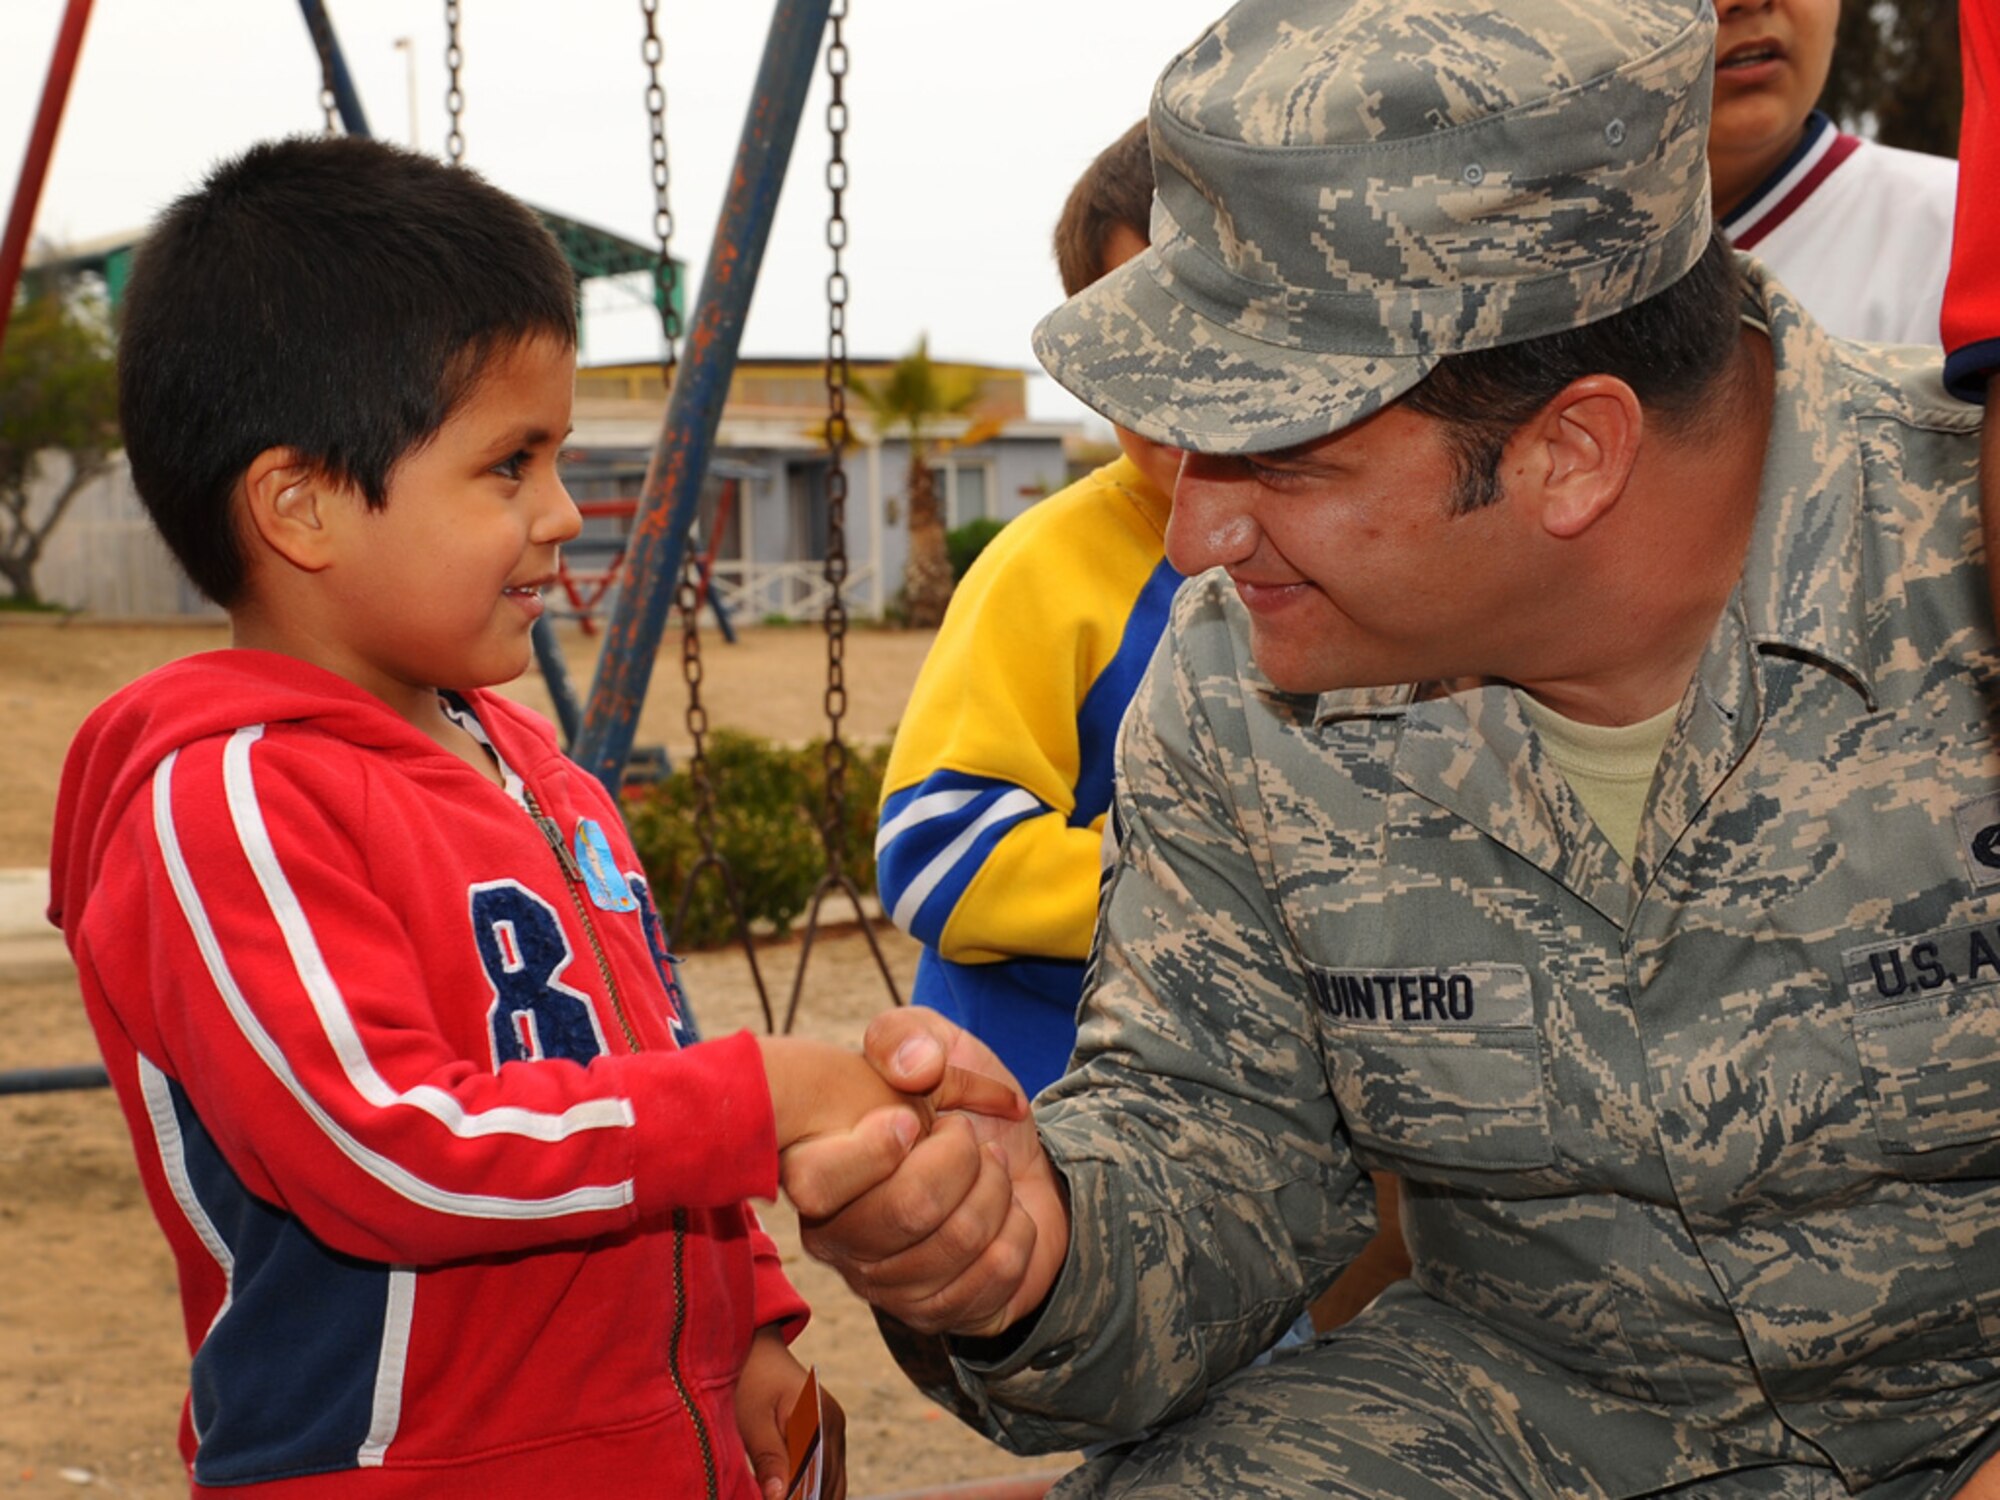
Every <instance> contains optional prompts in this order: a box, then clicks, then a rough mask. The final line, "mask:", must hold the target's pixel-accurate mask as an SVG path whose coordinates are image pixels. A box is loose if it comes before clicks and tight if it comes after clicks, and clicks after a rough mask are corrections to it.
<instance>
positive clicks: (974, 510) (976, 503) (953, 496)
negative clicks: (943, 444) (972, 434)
mask: <svg viewBox="0 0 2000 1500" xmlns="http://www.w3.org/2000/svg"><path fill="white" fill-rule="evenodd" d="M931 484H932V485H933V486H934V487H935V489H936V493H937V497H938V503H939V505H940V507H941V508H942V509H943V511H944V524H945V529H946V530H950V529H951V528H953V527H955V526H963V525H964V524H965V523H966V522H967V521H974V520H978V519H979V518H980V517H982V516H990V515H992V514H993V466H992V465H991V464H988V463H971V462H964V461H960V460H956V459H947V460H945V462H943V463H941V464H934V465H933V466H932V467H931Z"/></svg>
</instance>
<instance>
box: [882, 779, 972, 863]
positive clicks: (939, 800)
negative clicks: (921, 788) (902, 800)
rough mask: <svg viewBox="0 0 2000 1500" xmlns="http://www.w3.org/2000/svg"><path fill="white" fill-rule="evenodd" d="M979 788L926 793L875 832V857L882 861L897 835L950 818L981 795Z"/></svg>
mask: <svg viewBox="0 0 2000 1500" xmlns="http://www.w3.org/2000/svg"><path fill="white" fill-rule="evenodd" d="M981 792H982V789H981V788H979V787H976V786H975V787H964V788H961V789H959V790H957V791H950V792H926V793H925V794H924V795H923V796H921V797H918V798H916V799H915V800H914V801H912V802H911V803H910V805H909V806H908V807H905V808H904V809H903V810H902V811H901V812H899V813H897V814H896V816H895V817H893V818H891V819H890V820H889V821H888V822H886V823H884V824H883V825H882V826H881V827H880V828H878V829H876V830H875V857H876V858H877V859H880V858H881V857H882V851H883V850H884V849H886V848H888V847H889V841H890V840H891V839H893V838H895V837H896V835H897V834H899V833H903V832H905V831H906V830H908V829H911V828H914V827H916V826H917V825H918V824H919V823H928V822H930V821H931V819H933V818H948V817H950V816H951V815H952V814H953V813H955V812H957V811H958V810H959V809H960V808H961V807H963V806H965V804H966V803H968V802H970V801H972V800H973V799H974V798H975V797H978V796H980V795H981Z"/></svg>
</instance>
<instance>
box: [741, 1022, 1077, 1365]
mask: <svg viewBox="0 0 2000 1500" xmlns="http://www.w3.org/2000/svg"><path fill="white" fill-rule="evenodd" d="M760 1044H761V1046H762V1047H763V1051H764V1070H765V1074H766V1076H767V1077H768V1079H769V1080H770V1086H771V1103H772V1108H773V1111H774V1113H775V1115H776V1117H777V1129H778V1162H779V1180H780V1182H781V1183H782V1184H783V1186H784V1190H785V1195H786V1196H787V1197H788V1198H790V1199H791V1200H792V1205H793V1207H795V1208H796V1209H797V1210H798V1213H799V1221H800V1225H801V1228H802V1230H803V1239H804V1243H805V1247H806V1250H807V1253H808V1254H810V1255H812V1256H813V1257H814V1258H815V1259H816V1260H822V1261H825V1262H826V1263H827V1264H828V1265H830V1266H832V1267H833V1268H834V1269H835V1270H837V1271H839V1272H840V1274H841V1275H842V1276H843V1277H844V1278H845V1279H846V1281H847V1284H848V1285H849V1286H850V1287H852V1288H853V1289H854V1291H855V1293H856V1294H857V1295H859V1296H861V1297H863V1298H865V1299H866V1300H867V1301H869V1302H871V1303H873V1304H874V1305H875V1306H876V1307H879V1308H880V1309H882V1311H883V1312H885V1313H887V1314H889V1315H890V1316H891V1317H893V1318H895V1319H897V1320H898V1321H900V1322H902V1323H904V1324H907V1325H908V1326H909V1327H911V1328H914V1329H915V1330H917V1331H918V1332H919V1333H953V1334H961V1335H971V1336H976V1337H991V1336H992V1335H994V1334H997V1333H999V1332H1000V1331H1002V1330H1003V1329H1005V1328H1007V1327H1009V1326H1011V1325H1012V1324H1013V1323H1014V1322H1016V1321H1017V1320H1018V1319H1019V1318H1021V1317H1022V1316H1023V1315H1024V1314H1026V1313H1029V1312H1032V1311H1033V1310H1034V1309H1035V1308H1037V1307H1039V1306H1040V1305H1041V1303H1042V1300H1043V1299H1044V1298H1045V1297H1046V1296H1047V1295H1048V1292H1049V1289H1050V1288H1051V1287H1052V1286H1054V1285H1055V1281H1056V1277H1057V1275H1058V1274H1059V1273H1060V1272H1061V1270H1062V1266H1063V1260H1064V1257H1065V1256H1066V1255H1067V1254H1068V1250H1069V1208H1068V1204H1067V1202H1066V1201H1065V1198H1064V1192H1063V1184H1062V1179H1061V1178H1060V1177H1059V1176H1058V1175H1057V1173H1056V1171H1055V1168H1054V1167H1053V1166H1051V1165H1050V1163H1049V1161H1048V1158H1047V1157H1046V1156H1044V1155H1043V1154H1042V1143H1041V1137H1040V1136H1039V1135H1037V1134H1036V1131H1035V1122H1034V1118H1033V1115H1032V1112H1031V1111H1030V1109H1029V1107H1028V1101H1027V1097H1026V1096H1025V1095H1024V1094H1023V1093H1022V1092H1021V1087H1020V1085H1019V1084H1018V1083H1016V1082H1015V1081H1014V1079H1013V1076H1012V1075H1011V1074H1009V1073H1008V1071H1007V1069H1006V1067H1005V1066H1004V1065H1002V1064H1001V1062H1000V1060H999V1059H998V1058H996V1057H995V1056H994V1055H993V1053H992V1052H991V1051H990V1050H989V1049H988V1048H987V1047H986V1045H985V1043H983V1042H981V1041H980V1040H979V1039H978V1038H977V1037H974V1036H973V1035H972V1034H971V1033H970V1032H967V1031H965V1030H963V1029H962V1028H960V1027H958V1026H955V1025H953V1024H952V1023H951V1022H950V1021H947V1020H946V1019H945V1018H944V1017H943V1016H941V1015H939V1014H937V1013H936V1012H935V1011H930V1010H922V1009H915V1008H912V1009H908V1010H896V1011H890V1012H888V1013H886V1014H884V1015H881V1016H878V1017H876V1019H875V1020H874V1021H873V1022H872V1023H871V1024H870V1025H869V1027H868V1032H867V1035H866V1036H865V1037H864V1039H863V1042H862V1054H861V1055H860V1056H856V1055H855V1054H854V1053H852V1052H849V1051H847V1050H845V1049H844V1048H840V1047H836V1046H833V1045H832V1044H831V1043H825V1042H813V1041H808V1040H805V1039H803V1038H799V1037H766V1038H763V1039H761V1043H760Z"/></svg>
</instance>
